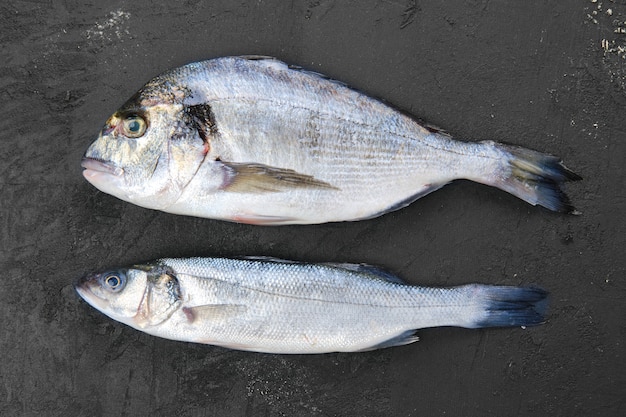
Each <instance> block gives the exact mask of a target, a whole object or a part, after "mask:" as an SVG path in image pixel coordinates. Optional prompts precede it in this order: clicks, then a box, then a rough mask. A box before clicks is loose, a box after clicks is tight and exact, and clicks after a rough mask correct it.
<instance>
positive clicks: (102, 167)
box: [80, 156, 124, 179]
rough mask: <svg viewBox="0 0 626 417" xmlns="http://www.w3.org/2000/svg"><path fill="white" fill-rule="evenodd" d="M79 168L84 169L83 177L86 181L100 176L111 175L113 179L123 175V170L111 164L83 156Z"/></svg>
mask: <svg viewBox="0 0 626 417" xmlns="http://www.w3.org/2000/svg"><path fill="white" fill-rule="evenodd" d="M80 166H81V167H83V168H85V170H84V171H83V176H84V177H85V178H87V179H89V178H92V177H94V176H98V175H101V174H105V175H113V176H115V177H121V176H122V175H123V174H124V169H123V168H120V167H118V166H116V165H115V164H113V163H112V162H108V161H104V160H102V159H97V158H90V157H88V156H83V159H82V161H81V162H80Z"/></svg>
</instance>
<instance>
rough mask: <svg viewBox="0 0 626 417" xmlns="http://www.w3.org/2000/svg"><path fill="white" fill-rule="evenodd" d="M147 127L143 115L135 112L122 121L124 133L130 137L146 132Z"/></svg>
mask: <svg viewBox="0 0 626 417" xmlns="http://www.w3.org/2000/svg"><path fill="white" fill-rule="evenodd" d="M146 127H147V126H146V121H145V120H144V119H143V118H142V117H141V116H137V115H135V114H133V115H130V116H127V117H126V118H125V119H124V121H123V122H122V130H123V132H122V133H123V134H124V136H126V137H128V138H133V139H134V138H139V137H141V136H143V134H144V133H146Z"/></svg>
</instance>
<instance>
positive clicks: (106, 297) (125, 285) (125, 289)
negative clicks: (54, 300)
mask: <svg viewBox="0 0 626 417" xmlns="http://www.w3.org/2000/svg"><path fill="white" fill-rule="evenodd" d="M74 287H75V288H76V292H77V293H78V295H80V296H81V297H82V298H83V299H84V300H85V301H86V302H87V303H89V304H90V305H91V306H92V307H94V308H95V309H97V310H99V311H100V312H102V313H104V314H105V315H107V316H109V317H110V318H112V319H113V320H116V321H119V322H121V323H124V324H127V325H129V326H131V327H134V328H138V329H145V328H149V327H153V326H156V325H159V324H161V323H162V322H164V321H165V320H167V319H168V318H169V317H170V316H171V315H172V314H173V313H174V312H175V311H176V310H178V309H179V308H180V306H181V300H182V297H181V291H180V285H179V283H178V280H177V278H176V277H175V276H174V275H173V274H172V273H171V272H170V271H166V270H164V269H163V268H162V267H154V266H142V265H138V266H135V267H132V268H118V269H114V270H110V271H106V272H102V273H93V274H88V275H86V276H84V277H82V278H80V279H79V280H78V281H76V283H75V284H74Z"/></svg>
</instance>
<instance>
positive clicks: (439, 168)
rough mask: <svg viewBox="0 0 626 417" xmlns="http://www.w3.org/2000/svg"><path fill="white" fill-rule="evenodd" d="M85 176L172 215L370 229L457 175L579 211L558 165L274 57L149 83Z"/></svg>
mask: <svg viewBox="0 0 626 417" xmlns="http://www.w3.org/2000/svg"><path fill="white" fill-rule="evenodd" d="M82 166H83V167H84V168H85V169H84V171H83V175H84V177H85V178H86V179H87V180H88V181H89V182H90V183H92V184H93V185H94V186H95V187H97V188H98V189H100V190H101V191H103V192H105V193H109V194H112V195H114V196H116V197H118V198H120V199H122V200H125V201H129V202H131V203H134V204H137V205H140V206H143V207H147V208H151V209H157V210H163V211H165V212H169V213H176V214H183V215H190V216H198V217H207V218H215V219H222V220H228V221H235V222H242V223H252V224H262V225H278V224H306V223H324V222H336V221H348V220H360V219H367V218H372V217H376V216H379V215H381V214H384V213H387V212H389V211H392V210H396V209H399V208H401V207H403V206H406V205H408V204H410V203H411V202H412V201H414V200H416V199H418V198H420V197H422V196H424V195H426V194H428V193H430V192H432V191H434V190H436V189H438V188H440V187H442V186H443V185H445V184H446V183H449V182H450V181H453V180H455V179H469V180H472V181H477V182H480V183H483V184H488V185H491V186H495V187H498V188H501V189H503V190H505V191H508V192H509V193H512V194H513V195H515V196H517V197H519V198H521V199H523V200H525V201H527V202H528V203H530V204H533V205H536V204H538V205H541V206H544V207H547V208H548V209H550V210H555V211H561V212H572V211H574V208H573V207H572V205H571V204H570V202H569V199H568V197H567V196H566V195H565V194H564V192H563V190H562V188H561V187H562V184H563V183H564V182H565V181H568V180H578V179H580V177H579V176H578V175H576V174H575V173H573V172H572V171H570V170H569V169H567V168H566V167H565V166H564V165H563V164H562V163H561V162H560V160H559V159H558V158H556V157H554V156H550V155H546V154H543V153H540V152H536V151H532V150H529V149H525V148H521V147H518V146H511V145H504V144H501V143H496V142H493V141H483V142H466V141H459V140H454V139H452V138H451V137H450V136H448V135H447V134H444V133H442V132H440V131H437V130H435V129H432V128H427V127H425V126H423V125H421V124H420V123H418V122H417V121H416V120H415V119H413V118H412V117H410V116H407V115H405V114H404V113H402V112H400V111H398V110H396V109H394V108H392V107H390V106H388V105H386V104H384V103H383V102H382V101H379V100H377V99H373V98H370V97H368V96H366V95H364V94H362V93H360V92H358V91H355V90H353V89H350V88H348V87H347V86H346V85H344V84H342V83H341V82H338V81H334V80H330V79H328V78H326V77H324V76H321V75H319V74H317V73H313V72H309V71H305V70H303V69H301V68H298V67H294V66H289V65H287V64H285V63H283V62H280V61H278V60H276V59H273V58H265V57H225V58H216V59H212V60H208V61H203V62H197V63H191V64H188V65H185V66H183V67H180V68H176V69H173V70H170V71H168V72H165V73H163V74H161V75H159V76H157V77H156V78H154V79H152V80H151V81H149V82H148V83H147V84H146V85H145V86H144V87H143V88H141V89H140V90H139V91H138V92H137V93H136V94H135V95H133V96H132V97H131V98H130V99H129V100H128V101H127V102H126V103H125V104H124V105H123V106H122V107H121V108H120V109H119V110H118V111H117V112H115V113H114V114H113V115H112V116H111V117H110V118H109V119H108V120H107V122H106V123H105V125H104V128H103V129H102V131H101V132H100V135H99V137H98V138H97V140H96V141H95V142H94V143H93V144H91V146H90V147H89V148H88V150H87V152H86V153H85V156H84V158H83V161H82Z"/></svg>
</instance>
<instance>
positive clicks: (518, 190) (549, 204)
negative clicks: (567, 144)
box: [484, 142, 582, 214]
mask: <svg viewBox="0 0 626 417" xmlns="http://www.w3.org/2000/svg"><path fill="white" fill-rule="evenodd" d="M484 143H485V144H487V145H492V146H494V147H495V148H497V149H499V150H501V151H502V152H504V153H505V154H507V155H508V157H509V158H508V167H506V168H508V172H507V169H506V168H505V170H504V175H502V176H500V178H498V179H497V180H496V181H495V182H494V184H493V185H495V186H496V187H498V188H500V189H502V190H505V191H507V192H509V193H511V194H513V195H515V196H516V197H519V198H521V199H522V200H524V201H526V202H528V203H530V204H532V205H537V204H539V205H540V206H543V207H545V208H547V209H550V210H552V211H558V212H563V213H571V214H578V212H577V211H576V209H575V208H574V206H572V204H571V203H570V200H569V197H568V196H567V195H566V194H565V192H564V191H563V190H562V188H561V187H562V186H563V184H564V183H565V182H566V181H578V180H581V179H582V178H581V177H580V176H579V175H577V174H576V173H574V172H573V171H571V170H570V169H568V168H567V167H566V166H565V165H563V163H562V162H561V160H560V159H559V158H557V157H555V156H552V155H547V154H544V153H541V152H537V151H533V150H530V149H526V148H522V147H519V146H513V145H504V144H501V143H496V142H484Z"/></svg>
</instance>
